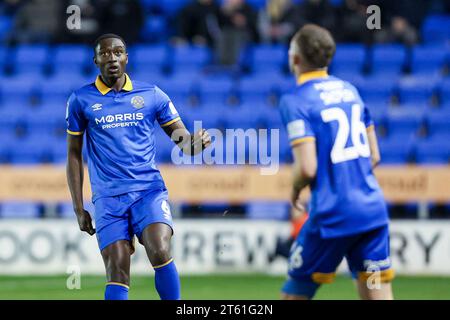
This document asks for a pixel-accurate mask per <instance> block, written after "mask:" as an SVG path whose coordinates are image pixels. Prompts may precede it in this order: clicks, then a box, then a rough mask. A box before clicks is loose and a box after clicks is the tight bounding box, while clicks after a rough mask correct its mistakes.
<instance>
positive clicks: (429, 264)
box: [0, 219, 450, 275]
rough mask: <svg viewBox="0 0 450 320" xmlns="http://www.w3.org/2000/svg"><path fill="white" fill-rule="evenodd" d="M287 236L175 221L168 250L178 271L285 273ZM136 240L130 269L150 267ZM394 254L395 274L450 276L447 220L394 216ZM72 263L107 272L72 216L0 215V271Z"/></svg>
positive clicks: (270, 226) (278, 225)
mask: <svg viewBox="0 0 450 320" xmlns="http://www.w3.org/2000/svg"><path fill="white" fill-rule="evenodd" d="M288 235H289V224H288V223H286V222H279V221H255V220H214V219H211V220H176V221H175V236H174V239H173V254H174V258H175V260H176V263H177V268H178V270H179V271H180V273H181V274H192V273H198V274H202V273H218V272H223V273H232V272H233V273H234V272H263V273H270V274H280V275H282V274H284V273H285V271H286V268H287V265H286V260H285V259H284V258H281V257H278V258H276V259H274V260H273V259H270V257H271V255H272V254H273V252H274V250H275V246H276V243H277V241H278V240H279V239H285V238H286V237H287V236H288ZM136 243H137V242H136ZM137 246H138V248H137V251H136V253H135V254H134V255H133V258H132V272H133V273H141V274H148V273H149V272H152V271H151V270H152V268H151V267H150V264H149V262H148V260H147V257H146V255H145V250H144V249H143V247H142V246H140V245H138V244H137ZM391 258H392V263H393V267H394V268H395V270H396V273H397V274H441V275H450V221H395V222H393V223H392V224H391ZM74 266H75V267H76V268H80V271H81V272H82V273H84V274H103V273H104V267H103V261H102V259H101V256H100V252H99V249H98V246H97V241H96V238H95V236H92V237H91V236H89V235H87V234H86V233H82V232H80V231H79V229H78V225H77V223H76V221H75V220H7V219H5V220H0V274H63V273H66V272H68V270H72V269H73V268H74ZM345 269H346V267H345V265H344V264H343V265H342V267H341V268H340V270H345Z"/></svg>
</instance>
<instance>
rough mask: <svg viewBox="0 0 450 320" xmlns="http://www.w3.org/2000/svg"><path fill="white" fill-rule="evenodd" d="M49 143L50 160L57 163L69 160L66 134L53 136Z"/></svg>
mask: <svg viewBox="0 0 450 320" xmlns="http://www.w3.org/2000/svg"><path fill="white" fill-rule="evenodd" d="M48 143H49V151H48V152H49V161H51V162H52V163H56V164H64V163H65V162H66V161H67V142H66V136H65V135H64V136H61V137H51V138H50V139H49V141H48Z"/></svg>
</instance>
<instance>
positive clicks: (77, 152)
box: [66, 134, 95, 235]
mask: <svg viewBox="0 0 450 320" xmlns="http://www.w3.org/2000/svg"><path fill="white" fill-rule="evenodd" d="M82 148H83V135H77V136H74V135H71V134H69V135H67V166H66V175H67V183H68V185H69V189H70V194H71V196H72V203H73V208H74V211H75V214H76V216H77V220H78V225H79V227H80V230H81V231H85V232H87V233H89V234H90V235H93V234H94V233H95V229H94V228H93V226H92V219H91V216H90V214H89V212H87V211H86V210H84V206H83V174H84V168H83V156H82V153H81V152H82Z"/></svg>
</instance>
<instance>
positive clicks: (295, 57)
mask: <svg viewBox="0 0 450 320" xmlns="http://www.w3.org/2000/svg"><path fill="white" fill-rule="evenodd" d="M301 62H302V58H301V57H300V55H299V54H294V65H296V66H298V65H300V63H301Z"/></svg>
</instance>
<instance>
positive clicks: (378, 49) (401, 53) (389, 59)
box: [371, 44, 406, 77]
mask: <svg viewBox="0 0 450 320" xmlns="http://www.w3.org/2000/svg"><path fill="white" fill-rule="evenodd" d="M371 62H372V63H371V70H372V75H375V76H383V77H396V76H399V75H400V74H401V72H402V70H403V67H404V66H405V62H406V49H405V47H404V46H402V45H381V44H379V45H374V46H373V48H372V61H371Z"/></svg>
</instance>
